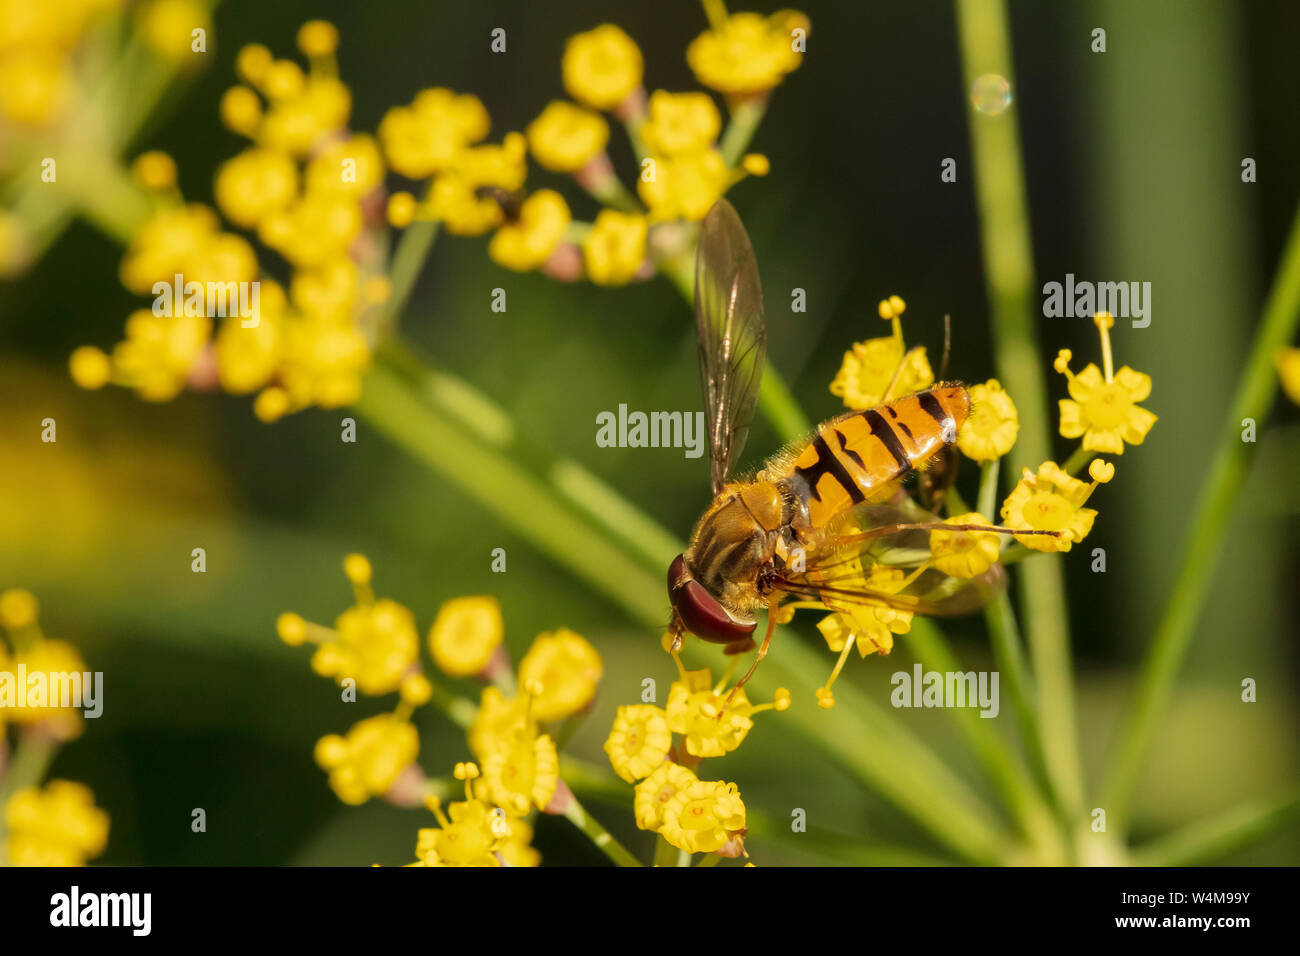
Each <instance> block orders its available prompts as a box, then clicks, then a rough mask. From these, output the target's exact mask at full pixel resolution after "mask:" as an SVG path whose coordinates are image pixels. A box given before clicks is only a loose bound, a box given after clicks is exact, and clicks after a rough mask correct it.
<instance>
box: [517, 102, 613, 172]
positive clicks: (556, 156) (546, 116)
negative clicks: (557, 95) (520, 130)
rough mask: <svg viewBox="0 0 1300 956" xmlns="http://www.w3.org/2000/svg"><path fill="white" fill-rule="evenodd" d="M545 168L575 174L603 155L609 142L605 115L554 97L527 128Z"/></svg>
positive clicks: (526, 132)
mask: <svg viewBox="0 0 1300 956" xmlns="http://www.w3.org/2000/svg"><path fill="white" fill-rule="evenodd" d="M524 133H525V135H526V136H527V138H528V148H529V149H530V150H532V153H533V156H535V157H536V158H537V161H538V162H539V163H541V164H542V166H543V167H545V168H546V169H549V170H550V171H551V172H554V173H573V172H577V171H578V170H579V169H581V168H582V167H583V166H585V165H587V163H589V162H590V161H591V160H592V159H594V158H595V157H596V156H598V155H600V153H601V152H603V151H604V149H605V144H606V143H607V142H608V141H609V124H608V123H607V122H605V117H603V116H601V115H600V114H599V113H593V112H592V111H591V110H587V109H583V108H582V107H580V106H574V105H573V104H572V103H566V102H565V101H564V100H552V101H551V102H550V103H548V104H547V106H546V109H544V110H542V112H541V115H540V116H538V117H537V119H535V120H533V121H532V122H531V123H529V124H528V129H526V130H525V131H524Z"/></svg>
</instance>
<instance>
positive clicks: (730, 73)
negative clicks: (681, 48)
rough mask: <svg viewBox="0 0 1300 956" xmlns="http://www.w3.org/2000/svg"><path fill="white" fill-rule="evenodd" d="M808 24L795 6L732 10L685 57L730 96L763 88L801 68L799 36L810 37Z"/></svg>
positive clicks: (713, 86)
mask: <svg viewBox="0 0 1300 956" xmlns="http://www.w3.org/2000/svg"><path fill="white" fill-rule="evenodd" d="M808 27H809V24H808V18H807V17H806V16H804V15H803V14H802V13H799V12H797V11H794V10H781V11H779V12H777V13H774V14H772V15H771V16H770V17H764V16H761V15H760V14H757V13H733V14H731V15H730V16H728V17H726V19H725V20H724V21H722V22H721V23H718V24H715V26H714V28H713V29H711V30H708V31H706V32H704V33H701V34H700V35H699V36H698V37H696V38H695V40H694V41H692V43H691V45H690V46H689V47H687V49H686V62H687V63H688V64H690V67H691V69H692V70H693V71H694V72H695V78H696V79H697V80H699V81H700V84H701V85H703V86H707V87H709V89H712V90H717V91H718V92H719V93H726V94H727V95H729V96H745V95H753V94H756V93H763V92H766V91H767V90H770V89H772V88H773V87H774V86H776V85H777V84H779V83H780V82H781V81H782V80H783V79H785V76H786V74H787V73H792V72H793V71H794V70H796V69H798V68H799V64H800V63H801V62H802V61H803V53H802V52H801V49H802V45H801V44H800V43H799V38H800V37H802V38H804V39H806V38H807V36H808ZM797 31H802V33H799V32H797Z"/></svg>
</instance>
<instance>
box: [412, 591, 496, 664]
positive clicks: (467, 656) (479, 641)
mask: <svg viewBox="0 0 1300 956" xmlns="http://www.w3.org/2000/svg"><path fill="white" fill-rule="evenodd" d="M504 636H505V623H504V622H503V621H502V619H501V604H500V603H499V602H498V601H497V599H496V598H494V597H462V598H455V599H453V600H451V601H447V602H446V603H445V604H443V605H442V607H440V608H439V609H438V616H437V618H435V619H434V622H433V626H432V627H431V628H430V629H429V651H430V652H431V653H432V654H433V660H434V663H436V664H437V665H438V667H439V668H440V669H441V670H442V671H443V673H445V674H447V675H449V676H451V677H470V676H472V675H474V674H477V673H478V672H479V671H481V670H483V668H484V667H486V666H487V663H488V661H489V660H491V659H492V655H493V653H494V652H495V651H496V649H497V648H498V647H500V646H501V640H502V638H503V637H504Z"/></svg>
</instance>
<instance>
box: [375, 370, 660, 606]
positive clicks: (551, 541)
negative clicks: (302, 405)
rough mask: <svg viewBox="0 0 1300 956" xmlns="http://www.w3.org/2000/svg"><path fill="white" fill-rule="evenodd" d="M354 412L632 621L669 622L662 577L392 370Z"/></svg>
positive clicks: (379, 373) (379, 374) (382, 373)
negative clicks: (426, 400) (441, 411)
mask: <svg viewBox="0 0 1300 956" xmlns="http://www.w3.org/2000/svg"><path fill="white" fill-rule="evenodd" d="M355 407H356V411H357V413H358V414H360V415H361V416H363V417H364V418H366V419H367V420H368V421H369V422H370V423H371V424H372V425H374V426H375V427H376V428H377V429H378V430H379V431H381V432H383V433H384V434H385V435H387V436H388V438H389V439H390V440H392V441H393V443H394V444H396V445H397V446H398V447H400V448H403V449H405V450H406V451H407V452H408V453H409V454H411V455H412V457H414V458H415V459H416V460H417V461H420V462H422V463H424V464H425V465H427V466H429V467H431V468H432V469H433V470H434V471H436V472H438V473H439V474H440V475H442V476H443V477H444V478H446V479H447V480H448V481H449V482H450V483H451V484H452V485H454V486H455V487H457V488H458V489H460V491H462V492H463V493H464V494H465V495H466V496H467V497H469V498H471V499H473V500H474V501H476V502H478V503H479V504H480V505H482V506H483V507H484V508H485V509H486V510H487V511H489V512H491V513H492V514H495V515H496V516H497V517H498V518H500V519H501V520H502V521H504V522H505V523H506V524H507V525H508V526H509V527H511V528H513V529H514V530H515V531H516V532H518V533H519V534H520V536H521V537H523V538H524V539H525V540H527V541H528V542H529V543H530V544H532V545H533V546H534V547H536V548H537V549H538V550H539V551H541V552H542V553H544V554H547V555H549V556H551V557H552V558H553V559H554V560H555V561H556V562H557V563H558V564H560V565H561V566H563V567H565V568H567V569H568V570H569V571H571V572H573V573H574V574H575V575H576V576H577V577H578V578H579V579H580V580H583V581H585V582H586V583H587V584H589V585H591V586H592V587H594V588H596V589H597V590H599V591H600V592H601V593H603V594H605V595H606V596H608V597H610V598H611V599H613V600H614V601H615V602H616V603H618V604H619V605H621V606H622V607H623V608H624V609H625V610H627V611H628V612H629V613H631V614H632V615H633V616H634V617H636V618H638V619H640V620H659V621H660V622H661V623H662V621H663V620H666V610H665V598H664V595H663V593H662V592H663V588H664V585H663V581H662V579H661V578H660V576H659V575H655V574H651V573H650V572H649V571H647V570H646V569H645V568H644V567H643V566H642V565H641V564H640V563H639V562H637V561H636V560H634V559H633V558H631V557H629V556H628V555H627V554H625V553H624V552H623V550H621V549H620V548H618V547H616V546H615V545H614V544H613V543H611V542H610V541H609V540H608V539H607V538H606V537H605V536H604V535H602V534H601V533H600V532H598V531H597V530H595V529H594V528H592V527H591V525H590V524H588V523H587V522H586V521H585V520H583V519H582V518H581V517H580V516H579V515H578V514H577V513H575V512H574V511H573V509H571V508H569V507H568V506H566V505H565V504H564V503H563V502H561V501H559V500H557V499H556V497H555V496H554V495H553V494H552V493H551V492H550V490H549V489H548V488H547V486H546V485H545V483H544V482H542V481H540V480H538V479H537V478H535V477H533V476H532V475H530V474H528V473H527V472H526V471H525V470H524V469H523V468H522V467H520V465H519V464H518V463H517V462H516V461H514V460H512V459H511V458H510V457H509V456H508V455H504V454H502V453H500V452H498V451H497V450H495V449H493V448H491V447H489V446H488V445H486V444H485V443H484V442H482V441H481V440H479V439H478V438H477V437H476V436H475V435H474V434H473V433H471V432H469V431H468V430H465V429H462V428H461V427H458V426H457V425H456V424H453V423H452V422H451V421H449V420H448V419H447V418H446V417H444V416H442V415H439V414H437V413H436V412H435V411H434V410H433V409H431V408H430V407H429V406H428V405H426V404H425V403H424V402H422V401H420V400H419V398H418V397H417V396H416V395H415V394H414V393H413V391H412V390H411V388H410V387H409V386H408V385H407V383H406V382H405V381H404V380H403V379H402V378H401V376H400V375H399V374H398V373H397V372H396V371H394V369H393V368H392V367H391V366H390V365H389V364H388V363H386V362H383V361H379V362H377V363H376V365H375V367H374V369H373V370H372V371H371V372H370V374H369V375H368V376H367V377H366V381H365V388H364V391H363V392H362V395H361V399H360V401H359V402H358V403H357V405H356V406H355Z"/></svg>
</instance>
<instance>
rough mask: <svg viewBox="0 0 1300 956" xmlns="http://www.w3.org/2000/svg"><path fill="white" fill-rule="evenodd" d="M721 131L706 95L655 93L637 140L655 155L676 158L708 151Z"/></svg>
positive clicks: (719, 123)
mask: <svg viewBox="0 0 1300 956" xmlns="http://www.w3.org/2000/svg"><path fill="white" fill-rule="evenodd" d="M721 129H722V119H721V117H719V115H718V108H717V107H716V106H714V105H713V100H712V99H711V98H710V97H709V95H708V94H707V93H668V92H665V91H664V90H655V92H654V93H653V94H651V96H650V114H649V118H648V119H647V120H646V122H645V124H644V125H643V126H642V127H641V138H642V139H643V140H644V141H645V144H646V147H647V148H648V149H649V150H650V152H652V153H654V154H655V155H657V156H667V157H676V156H683V155H691V154H694V153H699V152H702V151H704V150H706V149H709V148H710V147H712V146H713V143H714V140H716V139H717V138H718V133H719V131H720V130H721Z"/></svg>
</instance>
